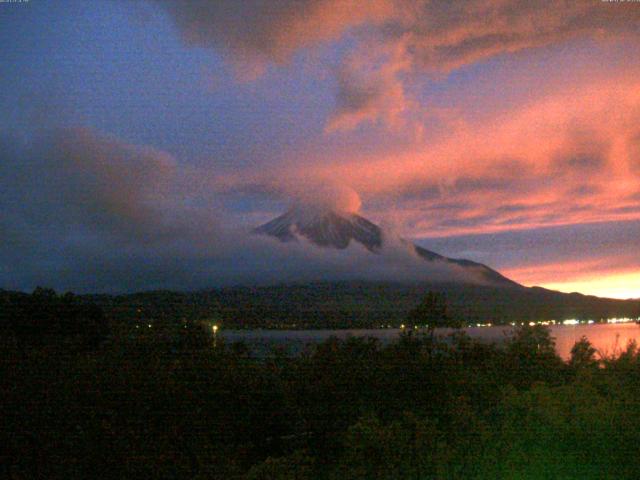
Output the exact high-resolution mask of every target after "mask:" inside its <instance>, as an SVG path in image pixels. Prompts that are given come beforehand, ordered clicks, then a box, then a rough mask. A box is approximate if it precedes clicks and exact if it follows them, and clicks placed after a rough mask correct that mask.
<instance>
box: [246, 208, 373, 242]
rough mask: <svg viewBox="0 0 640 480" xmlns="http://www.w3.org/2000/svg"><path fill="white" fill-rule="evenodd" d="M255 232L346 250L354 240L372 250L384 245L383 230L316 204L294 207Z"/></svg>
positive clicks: (349, 213)
mask: <svg viewBox="0 0 640 480" xmlns="http://www.w3.org/2000/svg"><path fill="white" fill-rule="evenodd" d="M254 232H255V233H258V234H264V235H271V236H273V237H276V238H278V239H280V240H281V241H284V242H287V241H291V240H296V239H297V237H298V236H301V237H304V238H306V239H307V240H309V241H310V242H312V243H314V244H316V245H318V246H321V247H333V248H338V249H344V248H347V247H348V246H349V244H350V243H351V241H352V240H353V241H355V242H358V243H360V244H362V245H363V246H364V247H365V248H367V249H368V250H370V251H376V250H378V249H379V248H380V247H381V246H382V230H381V229H380V227H378V226H377V225H375V224H374V223H372V222H370V221H369V220H367V219H366V218H364V217H361V216H360V215H358V214H356V213H351V212H347V211H339V210H336V209H334V208H328V207H325V206H316V205H304V204H300V205H295V206H293V207H292V208H291V209H289V210H288V211H287V212H286V213H284V214H283V215H280V216H279V217H277V218H275V219H273V220H271V221H270V222H268V223H265V224H264V225H261V226H260V227H258V228H256V229H255V230H254Z"/></svg>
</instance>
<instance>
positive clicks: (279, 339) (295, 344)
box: [217, 323, 640, 359]
mask: <svg viewBox="0 0 640 480" xmlns="http://www.w3.org/2000/svg"><path fill="white" fill-rule="evenodd" d="M513 328H514V327H511V326H500V327H469V328H464V329H463V330H464V331H465V332H466V333H467V334H468V335H469V336H470V337H471V338H475V339H478V340H482V341H486V342H500V341H502V340H504V338H505V337H507V336H508V335H509V334H510V333H511V332H512V331H513ZM549 328H550V329H551V335H552V336H553V337H554V338H555V340H556V350H557V352H558V355H560V356H561V357H562V358H564V359H568V358H569V356H570V352H571V348H572V347H573V345H574V344H575V343H576V342H577V341H578V340H580V337H582V336H583V335H584V336H586V337H587V338H588V339H589V341H590V342H591V343H592V344H593V346H594V347H595V348H596V349H597V350H598V352H599V353H600V354H601V355H611V354H615V353H619V352H620V350H623V349H624V348H626V346H627V343H628V342H629V341H630V340H634V339H635V340H637V341H638V342H640V325H638V324H636V323H622V324H606V323H603V324H592V325H552V326H550V327H549ZM419 331H420V330H418V332H419ZM400 332H401V330H400V329H394V328H385V329H366V330H365V329H363V330H221V331H219V332H218V334H217V335H218V338H223V339H224V340H225V341H226V342H236V341H244V342H245V343H246V344H247V345H248V346H250V347H251V349H252V350H253V351H255V352H256V353H258V354H264V353H267V352H269V351H270V350H271V348H272V347H285V348H286V349H287V350H288V351H289V352H291V353H299V352H300V351H302V350H303V349H304V348H305V347H306V346H307V345H310V344H314V343H319V342H322V341H324V340H326V339H328V338H329V337H332V336H335V337H338V338H342V339H344V338H347V337H350V336H353V337H374V338H377V339H378V340H380V341H381V342H382V343H389V342H393V341H396V340H398V338H399V335H400ZM451 332H452V330H450V329H438V330H436V334H437V335H439V336H446V335H447V334H449V333H451Z"/></svg>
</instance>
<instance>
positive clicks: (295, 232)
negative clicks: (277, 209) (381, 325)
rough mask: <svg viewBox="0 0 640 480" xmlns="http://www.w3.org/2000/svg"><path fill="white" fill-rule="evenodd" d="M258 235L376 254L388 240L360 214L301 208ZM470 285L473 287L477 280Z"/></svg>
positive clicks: (497, 277)
mask: <svg viewBox="0 0 640 480" xmlns="http://www.w3.org/2000/svg"><path fill="white" fill-rule="evenodd" d="M254 233H256V234H261V235H269V236H272V237H275V238H277V239H279V240H280V241H282V242H290V241H296V240H297V239H298V237H303V238H306V239H307V240H309V241H310V242H311V243H313V244H315V245H317V246H319V247H325V248H337V249H345V248H347V247H348V246H349V244H350V243H351V242H352V241H353V242H356V243H359V244H361V245H362V246H364V247H365V248H366V249H367V250H369V251H370V252H372V253H379V252H380V251H381V249H382V247H383V244H384V239H385V231H384V230H383V229H382V228H380V227H379V226H377V225H376V224H375V223H373V222H370V221H369V220H367V219H366V218H364V217H362V216H360V215H358V214H356V213H351V212H338V211H336V210H331V209H321V208H309V207H298V206H297V207H293V208H291V209H290V210H289V211H287V212H286V213H284V214H283V215H280V216H279V217H277V218H275V219H273V220H271V221H270V222H267V223H265V224H264V225H261V226H259V227H257V228H256V229H254ZM402 242H403V243H404V244H405V245H407V246H409V247H410V248H413V250H414V251H415V253H416V254H417V255H418V256H419V257H420V258H421V259H423V260H424V261H426V262H431V263H433V264H438V265H439V266H442V265H449V266H454V267H456V268H461V269H462V270H463V271H466V272H468V273H469V278H470V279H473V278H478V277H479V278H480V279H481V280H482V281H483V283H488V284H490V285H495V286H500V287H520V288H522V286H521V285H520V284H518V283H516V282H514V281H512V280H510V279H508V278H506V277H505V276H503V275H502V274H500V273H498V272H496V271H495V270H493V269H491V268H489V267H487V266H486V265H483V264H481V263H477V262H473V261H471V260H465V259H454V258H448V257H445V256H443V255H439V254H437V253H435V252H432V251H430V250H427V249H426V248H423V247H420V246H417V245H414V244H413V243H411V242H409V241H407V240H402ZM469 283H473V280H470V281H469Z"/></svg>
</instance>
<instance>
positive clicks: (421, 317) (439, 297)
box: [407, 292, 462, 332]
mask: <svg viewBox="0 0 640 480" xmlns="http://www.w3.org/2000/svg"><path fill="white" fill-rule="evenodd" d="M407 320H408V322H409V323H411V324H414V325H427V327H428V328H429V330H430V331H431V332H433V329H435V328H460V327H461V326H462V323H461V322H460V321H459V320H455V319H454V318H453V317H452V316H451V314H450V313H449V308H448V304H447V298H446V296H445V295H444V294H442V293H438V292H428V293H427V294H426V295H425V297H424V298H423V299H422V301H421V302H420V303H419V304H418V305H417V306H416V307H415V308H414V309H413V310H411V312H409V316H408V318H407Z"/></svg>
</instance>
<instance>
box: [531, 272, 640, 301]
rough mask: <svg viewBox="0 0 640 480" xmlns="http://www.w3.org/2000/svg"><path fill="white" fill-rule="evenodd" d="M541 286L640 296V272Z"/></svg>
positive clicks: (602, 294)
mask: <svg viewBox="0 0 640 480" xmlns="http://www.w3.org/2000/svg"><path fill="white" fill-rule="evenodd" d="M540 286H541V287H545V288H549V289H552V290H559V291H561V292H580V293H583V294H585V295H596V296H598V297H609V298H640V272H634V273H612V274H604V275H598V276H594V277H591V278H587V277H584V278H576V279H573V280H566V281H562V282H553V281H550V282H547V283H541V284H540Z"/></svg>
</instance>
